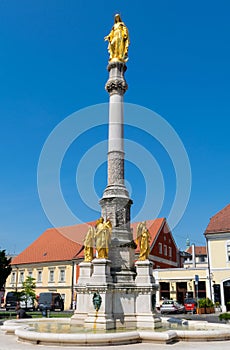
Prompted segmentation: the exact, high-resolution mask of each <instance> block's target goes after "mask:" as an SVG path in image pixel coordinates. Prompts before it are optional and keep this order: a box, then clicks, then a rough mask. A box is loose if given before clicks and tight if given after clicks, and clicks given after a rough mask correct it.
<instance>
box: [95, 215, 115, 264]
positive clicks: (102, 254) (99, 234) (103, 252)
mask: <svg viewBox="0 0 230 350" xmlns="http://www.w3.org/2000/svg"><path fill="white" fill-rule="evenodd" d="M111 234H112V224H111V221H110V220H107V221H106V222H104V219H103V218H102V217H101V218H100V219H98V220H97V222H96V227H95V241H96V250H97V254H98V256H97V257H98V259H108V254H109V244H110V241H111Z"/></svg>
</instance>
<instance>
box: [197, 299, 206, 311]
mask: <svg viewBox="0 0 230 350" xmlns="http://www.w3.org/2000/svg"><path fill="white" fill-rule="evenodd" d="M197 313H198V314H205V298H202V299H200V300H199V301H198V307H197Z"/></svg>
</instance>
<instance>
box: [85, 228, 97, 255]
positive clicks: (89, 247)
mask: <svg viewBox="0 0 230 350" xmlns="http://www.w3.org/2000/svg"><path fill="white" fill-rule="evenodd" d="M94 235H95V229H94V228H93V227H92V226H90V228H89V230H88V232H87V234H86V236H85V239H84V257H85V258H84V261H87V262H90V261H92V260H93V247H94Z"/></svg>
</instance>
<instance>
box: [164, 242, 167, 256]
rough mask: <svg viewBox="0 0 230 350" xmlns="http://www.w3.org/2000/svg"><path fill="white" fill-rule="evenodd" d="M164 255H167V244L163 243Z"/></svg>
mask: <svg viewBox="0 0 230 350" xmlns="http://www.w3.org/2000/svg"><path fill="white" fill-rule="evenodd" d="M164 255H165V256H167V245H166V244H164Z"/></svg>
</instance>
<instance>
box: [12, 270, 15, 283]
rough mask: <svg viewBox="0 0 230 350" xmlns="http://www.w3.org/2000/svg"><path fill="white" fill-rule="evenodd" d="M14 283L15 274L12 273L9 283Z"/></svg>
mask: <svg viewBox="0 0 230 350" xmlns="http://www.w3.org/2000/svg"><path fill="white" fill-rule="evenodd" d="M15 281H16V272H12V274H11V283H15Z"/></svg>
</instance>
